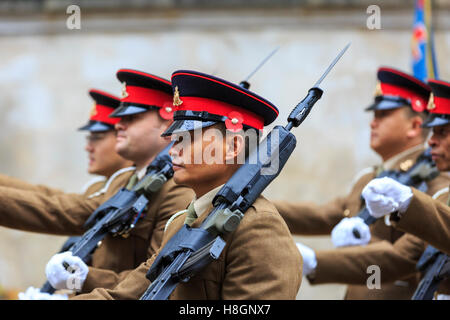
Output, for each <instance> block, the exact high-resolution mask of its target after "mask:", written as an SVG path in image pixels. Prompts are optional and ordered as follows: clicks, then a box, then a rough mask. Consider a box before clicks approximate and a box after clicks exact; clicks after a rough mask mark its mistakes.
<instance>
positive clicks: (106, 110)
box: [89, 104, 120, 125]
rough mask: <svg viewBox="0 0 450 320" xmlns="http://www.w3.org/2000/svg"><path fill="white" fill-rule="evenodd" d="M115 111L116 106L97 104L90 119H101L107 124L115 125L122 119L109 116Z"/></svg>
mask: <svg viewBox="0 0 450 320" xmlns="http://www.w3.org/2000/svg"><path fill="white" fill-rule="evenodd" d="M113 111H114V108H111V107H107V106H103V105H101V104H96V105H95V113H93V114H92V115H91V117H90V118H89V120H93V121H100V122H104V123H107V124H111V125H115V124H116V123H118V122H119V121H120V118H109V117H108V116H109V115H110V114H111V113H112V112H113Z"/></svg>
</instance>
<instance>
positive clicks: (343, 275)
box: [308, 234, 425, 285]
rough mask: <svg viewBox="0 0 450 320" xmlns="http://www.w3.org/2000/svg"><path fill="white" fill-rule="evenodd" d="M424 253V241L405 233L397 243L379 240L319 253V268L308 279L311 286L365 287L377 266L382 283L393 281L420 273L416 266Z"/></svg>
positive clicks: (317, 253)
mask: <svg viewBox="0 0 450 320" xmlns="http://www.w3.org/2000/svg"><path fill="white" fill-rule="evenodd" d="M424 250H425V243H424V241H422V240H421V239H419V238H417V237H414V236H413V235H410V234H405V235H403V236H402V237H400V238H399V239H398V240H397V241H396V242H395V243H394V244H391V243H390V242H388V241H379V242H375V243H371V244H369V245H367V246H356V247H345V248H339V249H335V250H324V251H317V252H316V258H317V267H316V269H315V273H314V275H313V276H308V279H309V281H310V282H311V283H312V284H322V283H345V284H357V285H363V284H365V283H366V281H367V279H368V277H369V276H370V273H368V267H369V266H378V267H379V268H380V269H379V270H380V272H381V274H380V276H381V277H380V280H381V282H393V281H396V280H398V279H402V278H404V277H406V276H409V275H411V274H413V273H415V272H417V270H416V263H417V261H418V260H419V258H420V256H421V255H422V253H423V251H424Z"/></svg>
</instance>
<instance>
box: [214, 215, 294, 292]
mask: <svg viewBox="0 0 450 320" xmlns="http://www.w3.org/2000/svg"><path fill="white" fill-rule="evenodd" d="M249 210H251V209H249ZM225 259H226V262H225V266H226V267H225V268H226V270H225V272H224V274H225V278H224V280H223V283H222V298H223V299H226V300H227V299H236V300H252V299H257V300H261V299H264V300H266V299H295V298H296V295H297V292H298V289H299V288H300V283H301V272H302V270H301V268H302V261H301V256H300V254H299V252H298V250H297V248H296V246H295V243H294V240H293V239H292V237H291V235H290V233H289V231H288V229H287V228H286V225H285V223H284V222H283V221H282V219H280V217H279V215H278V214H277V213H274V212H257V213H254V214H251V213H249V211H247V212H246V219H243V220H242V221H241V224H240V225H239V227H238V229H237V230H236V231H235V233H234V235H233V238H232V241H231V243H230V247H229V249H228V250H227V255H226V257H225Z"/></svg>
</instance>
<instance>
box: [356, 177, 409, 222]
mask: <svg viewBox="0 0 450 320" xmlns="http://www.w3.org/2000/svg"><path fill="white" fill-rule="evenodd" d="M362 196H363V197H364V199H365V200H366V207H367V209H368V210H369V213H370V215H371V216H373V217H375V218H381V217H382V216H384V215H387V214H390V213H392V212H395V211H399V212H400V213H402V212H405V211H406V209H408V206H409V203H410V202H411V199H412V196H413V193H412V190H411V188H410V187H407V186H405V185H403V184H401V183H399V182H397V181H395V180H393V179H391V178H387V177H384V178H378V179H373V180H372V181H370V182H369V183H368V184H367V186H365V187H364V189H363V191H362Z"/></svg>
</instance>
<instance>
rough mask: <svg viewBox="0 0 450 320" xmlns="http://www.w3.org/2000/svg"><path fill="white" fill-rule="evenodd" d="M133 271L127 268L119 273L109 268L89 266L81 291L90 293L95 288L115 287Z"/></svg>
mask: <svg viewBox="0 0 450 320" xmlns="http://www.w3.org/2000/svg"><path fill="white" fill-rule="evenodd" d="M132 271H133V270H125V271H122V272H118V273H117V272H114V271H112V270H108V269H101V268H94V267H89V273H88V276H87V277H86V280H85V281H84V284H83V288H82V291H81V292H82V293H89V292H91V291H92V290H94V289H95V288H114V287H115V286H116V285H117V284H118V283H119V282H121V281H122V280H123V279H125V278H126V276H127V275H128V274H129V273H130V272H132ZM99 282H101V284H100V283H99Z"/></svg>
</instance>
